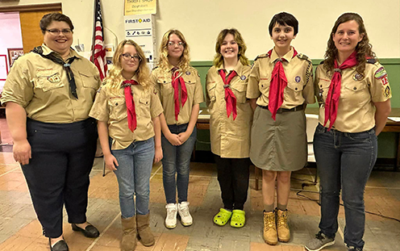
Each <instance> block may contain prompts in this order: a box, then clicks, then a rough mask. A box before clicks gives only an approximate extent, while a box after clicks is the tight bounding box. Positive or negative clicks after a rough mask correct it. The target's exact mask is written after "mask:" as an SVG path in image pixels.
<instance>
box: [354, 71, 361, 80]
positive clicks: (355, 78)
mask: <svg viewBox="0 0 400 251" xmlns="http://www.w3.org/2000/svg"><path fill="white" fill-rule="evenodd" d="M353 79H354V80H356V81H360V80H361V79H363V75H361V74H360V73H356V75H354V76H353Z"/></svg>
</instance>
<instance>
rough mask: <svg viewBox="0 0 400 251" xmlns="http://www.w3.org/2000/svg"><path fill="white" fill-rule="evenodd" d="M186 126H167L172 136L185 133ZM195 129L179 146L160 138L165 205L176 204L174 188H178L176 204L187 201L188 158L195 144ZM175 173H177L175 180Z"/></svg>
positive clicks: (163, 137)
mask: <svg viewBox="0 0 400 251" xmlns="http://www.w3.org/2000/svg"><path fill="white" fill-rule="evenodd" d="M187 127H188V124H183V125H169V126H168V128H169V130H170V131H171V133H173V134H179V133H181V132H186V130H187ZM196 135H197V131H196V127H195V128H194V129H193V132H192V134H191V135H190V137H189V138H188V139H187V140H186V142H185V143H183V144H182V145H180V146H173V145H172V144H171V143H169V141H168V140H167V138H165V136H164V135H162V137H161V144H162V149H163V159H162V165H163V184H164V192H165V198H166V200H167V203H168V204H169V203H176V188H177V187H178V202H179V203H181V202H182V201H187V194H188V186H189V170H190V157H191V156H192V152H193V148H194V144H195V143H196ZM175 173H178V175H177V179H176V180H175Z"/></svg>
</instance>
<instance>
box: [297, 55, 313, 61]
mask: <svg viewBox="0 0 400 251" xmlns="http://www.w3.org/2000/svg"><path fill="white" fill-rule="evenodd" d="M297 57H298V58H300V59H303V60H308V61H310V62H311V59H309V58H308V57H307V56H306V55H304V54H303V53H299V54H297Z"/></svg>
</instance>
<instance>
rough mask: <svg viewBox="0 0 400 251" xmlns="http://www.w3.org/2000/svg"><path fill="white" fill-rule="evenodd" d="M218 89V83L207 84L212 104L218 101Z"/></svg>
mask: <svg viewBox="0 0 400 251" xmlns="http://www.w3.org/2000/svg"><path fill="white" fill-rule="evenodd" d="M216 89H217V82H211V83H207V93H208V97H209V100H210V103H212V102H215V101H216V100H217V97H216V93H215V92H216Z"/></svg>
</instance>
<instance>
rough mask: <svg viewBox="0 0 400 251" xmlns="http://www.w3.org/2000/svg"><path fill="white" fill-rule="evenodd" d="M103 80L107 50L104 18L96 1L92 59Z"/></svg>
mask: <svg viewBox="0 0 400 251" xmlns="http://www.w3.org/2000/svg"><path fill="white" fill-rule="evenodd" d="M90 59H91V61H92V62H94V64H95V65H96V67H97V69H98V70H99V73H100V78H101V80H103V79H104V78H105V77H106V74H107V62H106V50H105V49H104V34H103V18H102V16H101V7H100V0H95V7H94V34H93V45H92V57H91V58H90Z"/></svg>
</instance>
